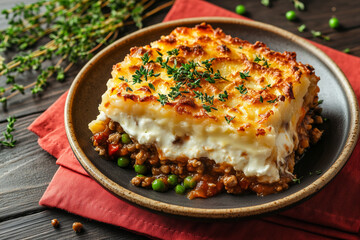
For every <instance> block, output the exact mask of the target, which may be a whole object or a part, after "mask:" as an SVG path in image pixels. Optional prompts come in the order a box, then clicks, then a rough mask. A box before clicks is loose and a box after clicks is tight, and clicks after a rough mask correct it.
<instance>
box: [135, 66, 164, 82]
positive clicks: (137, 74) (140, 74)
mask: <svg viewBox="0 0 360 240" xmlns="http://www.w3.org/2000/svg"><path fill="white" fill-rule="evenodd" d="M158 76H160V73H157V74H154V70H153V69H151V70H150V71H149V70H148V69H146V68H145V67H144V66H140V69H137V70H136V71H135V74H134V75H132V78H133V84H136V83H141V82H142V81H143V80H142V79H141V78H142V77H144V79H145V81H147V80H148V77H158Z"/></svg>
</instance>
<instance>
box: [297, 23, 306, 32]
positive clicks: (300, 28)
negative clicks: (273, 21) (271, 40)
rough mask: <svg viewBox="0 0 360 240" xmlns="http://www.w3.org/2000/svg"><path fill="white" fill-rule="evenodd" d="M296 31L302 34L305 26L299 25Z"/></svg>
mask: <svg viewBox="0 0 360 240" xmlns="http://www.w3.org/2000/svg"><path fill="white" fill-rule="evenodd" d="M297 29H298V31H299V32H304V31H305V29H306V25H305V24H301V25H300V26H299V27H298V28H297Z"/></svg>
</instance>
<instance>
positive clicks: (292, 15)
mask: <svg viewBox="0 0 360 240" xmlns="http://www.w3.org/2000/svg"><path fill="white" fill-rule="evenodd" d="M285 17H286V19H287V20H289V21H294V20H295V19H296V13H295V11H293V10H291V11H287V12H286V14H285Z"/></svg>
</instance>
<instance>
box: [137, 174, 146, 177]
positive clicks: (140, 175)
mask: <svg viewBox="0 0 360 240" xmlns="http://www.w3.org/2000/svg"><path fill="white" fill-rule="evenodd" d="M136 176H137V177H145V176H144V175H142V174H138V175H136Z"/></svg>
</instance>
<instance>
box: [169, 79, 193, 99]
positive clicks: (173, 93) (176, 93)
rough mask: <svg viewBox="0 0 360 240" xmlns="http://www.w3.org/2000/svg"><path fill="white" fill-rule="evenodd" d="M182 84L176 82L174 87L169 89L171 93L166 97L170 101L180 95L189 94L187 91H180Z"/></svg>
mask: <svg viewBox="0 0 360 240" xmlns="http://www.w3.org/2000/svg"><path fill="white" fill-rule="evenodd" d="M183 84H184V82H178V83H176V85H175V87H170V89H171V91H170V93H169V94H168V96H169V97H170V98H171V99H172V100H175V98H177V97H178V96H182V93H189V91H180V88H182V85H183Z"/></svg>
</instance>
